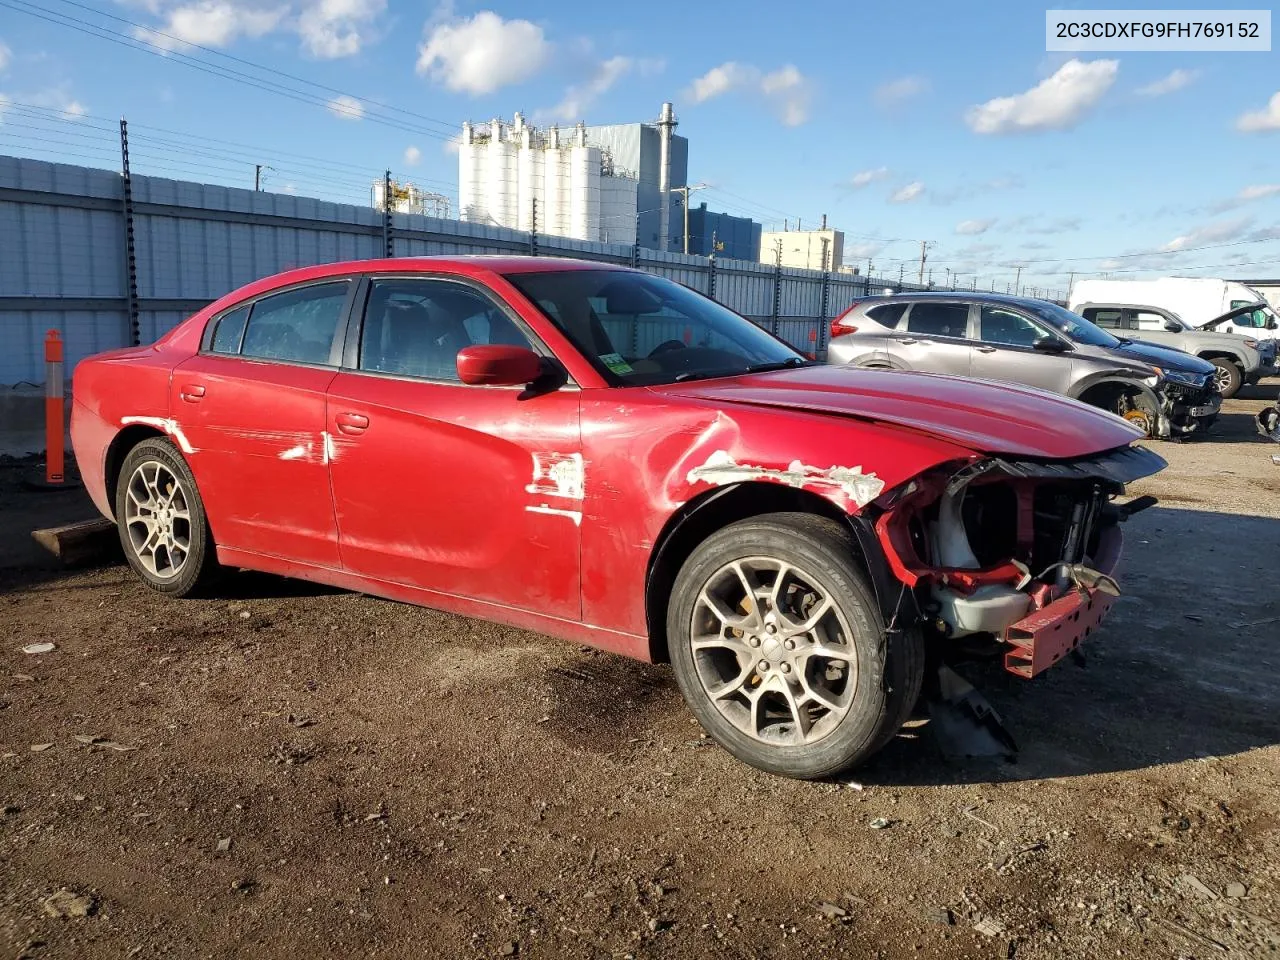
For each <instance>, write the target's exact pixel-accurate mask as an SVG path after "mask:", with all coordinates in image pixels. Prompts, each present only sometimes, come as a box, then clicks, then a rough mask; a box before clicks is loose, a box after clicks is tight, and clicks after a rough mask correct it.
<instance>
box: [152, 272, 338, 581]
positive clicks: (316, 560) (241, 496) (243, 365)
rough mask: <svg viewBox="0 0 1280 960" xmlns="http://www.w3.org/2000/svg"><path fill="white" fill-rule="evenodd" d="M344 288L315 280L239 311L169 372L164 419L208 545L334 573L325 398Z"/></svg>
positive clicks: (213, 325)
mask: <svg viewBox="0 0 1280 960" xmlns="http://www.w3.org/2000/svg"><path fill="white" fill-rule="evenodd" d="M355 286H356V284H355V281H354V280H352V279H350V278H339V279H336V280H326V281H323V282H316V283H309V284H304V285H301V286H297V287H293V288H290V289H288V290H284V291H280V292H275V293H272V294H270V295H266V296H262V297H259V298H257V299H255V300H254V301H252V302H251V303H247V304H241V305H239V306H237V307H236V308H234V309H232V310H229V311H227V312H225V313H223V314H221V315H219V316H217V317H215V318H214V319H213V320H212V321H211V322H210V324H209V325H208V327H206V330H205V337H204V340H203V343H202V349H201V350H200V352H199V353H198V354H197V355H196V356H194V357H192V358H191V359H189V360H186V361H184V362H183V363H181V364H179V365H178V367H177V368H176V369H175V370H174V372H173V378H172V381H171V386H170V390H171V396H170V399H169V411H170V418H171V419H172V420H173V422H174V424H175V425H176V426H177V427H178V428H179V430H180V431H181V432H180V433H175V436H177V437H179V438H180V442H181V443H182V444H183V447H184V450H183V452H184V453H185V454H186V455H187V462H188V463H189V464H190V466H191V472H192V474H193V475H194V476H195V478H196V484H197V485H198V486H199V488H200V495H201V497H202V498H203V499H204V503H205V507H206V509H207V512H208V515H209V525H210V528H211V529H212V530H213V536H214V540H215V541H217V543H218V545H219V546H220V547H227V548H231V549H238V550H245V551H248V552H251V553H259V554H266V555H269V556H273V557H281V558H285V559H288V560H293V561H296V562H300V563H307V564H313V565H316V566H322V567H333V568H337V567H338V562H339V561H338V536H337V526H336V524H335V523H334V519H333V503H332V498H331V496H330V493H329V473H328V466H327V463H326V460H327V458H326V455H325V391H326V390H327V389H328V387H329V383H330V381H331V380H333V378H334V375H335V374H336V373H337V363H338V359H339V358H340V356H341V336H340V334H341V331H342V329H343V328H344V326H345V321H346V316H347V311H348V308H349V302H350V298H351V296H352V294H353V293H354V290H355Z"/></svg>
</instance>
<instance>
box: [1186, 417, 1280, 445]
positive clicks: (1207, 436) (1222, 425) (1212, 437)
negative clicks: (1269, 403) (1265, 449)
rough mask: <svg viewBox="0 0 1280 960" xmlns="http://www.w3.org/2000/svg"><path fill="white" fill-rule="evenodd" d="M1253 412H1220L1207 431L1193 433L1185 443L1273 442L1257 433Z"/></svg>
mask: <svg viewBox="0 0 1280 960" xmlns="http://www.w3.org/2000/svg"><path fill="white" fill-rule="evenodd" d="M1256 417H1257V414H1254V413H1235V412H1232V413H1220V414H1218V419H1217V420H1215V421H1214V422H1213V426H1212V427H1210V428H1209V431H1208V433H1202V434H1194V435H1192V436H1191V437H1189V438H1188V439H1187V440H1186V441H1184V442H1187V443H1258V444H1271V445H1272V446H1274V444H1272V443H1271V441H1270V440H1268V439H1267V438H1266V437H1264V436H1262V435H1261V434H1260V433H1258V425H1257V423H1256V422H1255V419H1256Z"/></svg>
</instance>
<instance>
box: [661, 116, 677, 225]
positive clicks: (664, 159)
mask: <svg viewBox="0 0 1280 960" xmlns="http://www.w3.org/2000/svg"><path fill="white" fill-rule="evenodd" d="M675 129H676V114H675V110H674V109H673V108H672V105H671V101H669V100H668V101H667V102H666V103H664V104H663V105H662V116H661V117H660V119H659V120H658V134H659V144H660V145H659V150H658V249H659V250H666V249H667V242H668V241H669V240H670V238H671V136H672V134H673V133H674V132H675Z"/></svg>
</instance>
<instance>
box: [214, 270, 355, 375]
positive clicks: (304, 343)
mask: <svg viewBox="0 0 1280 960" xmlns="http://www.w3.org/2000/svg"><path fill="white" fill-rule="evenodd" d="M349 286H350V281H348V280H343V281H341V282H338V283H322V284H318V285H316V286H314V287H303V288H301V289H299V290H290V291H288V292H287V293H278V294H276V295H275V296H271V297H263V298H262V299H261V300H258V301H256V302H255V303H254V304H253V309H252V311H251V312H250V313H249V322H248V325H247V326H246V328H245V331H244V340H243V344H242V346H241V348H240V353H241V354H242V355H243V356H246V357H257V358H259V359H262V360H290V361H293V362H294V363H319V364H325V363H328V362H329V350H330V348H331V347H332V346H333V337H334V334H335V333H336V332H337V329H338V319H339V317H341V316H342V307H343V304H345V303H346V299H347V289H348V287H349ZM214 339H215V340H216V339H217V334H215V335H214Z"/></svg>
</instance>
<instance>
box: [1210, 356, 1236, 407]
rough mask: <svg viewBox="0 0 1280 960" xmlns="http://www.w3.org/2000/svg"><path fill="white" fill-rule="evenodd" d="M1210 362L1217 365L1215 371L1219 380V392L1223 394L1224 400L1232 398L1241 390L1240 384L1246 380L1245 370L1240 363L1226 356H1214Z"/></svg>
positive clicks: (1215, 377) (1216, 378) (1215, 375)
mask: <svg viewBox="0 0 1280 960" xmlns="http://www.w3.org/2000/svg"><path fill="white" fill-rule="evenodd" d="M1209 362H1210V363H1212V364H1213V365H1214V366H1215V367H1217V369H1216V370H1215V371H1214V379H1215V380H1217V381H1218V392H1219V393H1221V394H1222V398H1223V399H1224V400H1230V399H1231V398H1232V397H1234V396H1235V395H1236V394H1237V393H1239V392H1240V385H1241V384H1242V383H1243V382H1244V372H1243V371H1242V370H1241V369H1240V366H1239V364H1237V363H1236V362H1235V361H1234V360H1228V359H1227V358H1226V357H1214V358H1213V359H1212V360H1210V361H1209Z"/></svg>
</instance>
